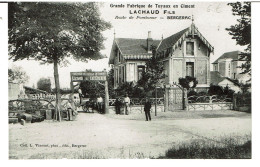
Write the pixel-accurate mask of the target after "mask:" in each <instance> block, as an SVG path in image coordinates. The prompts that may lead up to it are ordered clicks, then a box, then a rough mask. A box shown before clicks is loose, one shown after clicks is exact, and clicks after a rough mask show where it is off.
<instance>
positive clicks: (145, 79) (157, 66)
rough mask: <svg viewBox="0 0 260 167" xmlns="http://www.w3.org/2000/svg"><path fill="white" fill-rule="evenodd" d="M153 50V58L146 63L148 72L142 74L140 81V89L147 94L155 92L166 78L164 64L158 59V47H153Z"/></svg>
mask: <svg viewBox="0 0 260 167" xmlns="http://www.w3.org/2000/svg"><path fill="white" fill-rule="evenodd" d="M151 49H152V52H153V56H152V57H151V58H150V59H149V60H148V61H147V62H146V71H145V72H144V73H142V77H141V79H140V80H139V81H138V87H142V88H143V89H144V91H145V92H149V91H151V90H154V89H155V88H156V87H157V86H158V84H160V82H161V81H163V79H164V78H165V77H166V75H165V74H164V67H163V62H162V61H160V59H159V58H158V57H156V47H155V46H151Z"/></svg>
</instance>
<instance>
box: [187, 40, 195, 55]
mask: <svg viewBox="0 0 260 167" xmlns="http://www.w3.org/2000/svg"><path fill="white" fill-rule="evenodd" d="M186 55H194V42H186Z"/></svg>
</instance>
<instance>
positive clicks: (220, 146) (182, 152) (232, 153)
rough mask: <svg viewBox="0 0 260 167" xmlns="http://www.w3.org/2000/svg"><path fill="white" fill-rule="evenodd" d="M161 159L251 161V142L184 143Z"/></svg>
mask: <svg viewBox="0 0 260 167" xmlns="http://www.w3.org/2000/svg"><path fill="white" fill-rule="evenodd" d="M159 159H251V140H247V141H246V142H245V143H243V144H241V142H240V141H239V140H238V139H236V138H229V139H224V140H223V141H221V142H212V141H194V142H191V143H190V144H185V143H182V144H180V145H179V146H177V147H173V148H171V149H169V150H167V151H166V153H165V156H161V157H159Z"/></svg>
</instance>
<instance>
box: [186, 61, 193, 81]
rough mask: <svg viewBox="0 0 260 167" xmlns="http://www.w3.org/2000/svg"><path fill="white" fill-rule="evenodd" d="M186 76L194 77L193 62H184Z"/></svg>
mask: <svg viewBox="0 0 260 167" xmlns="http://www.w3.org/2000/svg"><path fill="white" fill-rule="evenodd" d="M186 76H190V77H194V63H193V62H187V63H186Z"/></svg>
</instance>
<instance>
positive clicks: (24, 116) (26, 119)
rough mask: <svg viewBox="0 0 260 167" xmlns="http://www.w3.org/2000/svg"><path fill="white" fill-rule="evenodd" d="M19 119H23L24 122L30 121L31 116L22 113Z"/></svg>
mask: <svg viewBox="0 0 260 167" xmlns="http://www.w3.org/2000/svg"><path fill="white" fill-rule="evenodd" d="M21 119H23V120H25V122H26V123H29V122H32V119H33V117H32V115H31V114H27V113H23V114H22V115H21Z"/></svg>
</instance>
